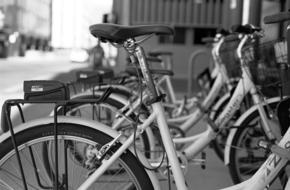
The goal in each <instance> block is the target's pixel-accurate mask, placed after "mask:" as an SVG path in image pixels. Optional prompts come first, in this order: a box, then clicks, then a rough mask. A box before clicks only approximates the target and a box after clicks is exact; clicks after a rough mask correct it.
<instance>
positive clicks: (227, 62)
mask: <svg viewBox="0 0 290 190" xmlns="http://www.w3.org/2000/svg"><path fill="white" fill-rule="evenodd" d="M239 42H240V41H239V40H235V41H231V42H225V43H223V45H222V46H221V48H220V58H221V63H222V64H223V65H224V66H225V68H226V70H227V74H228V76H229V77H230V78H238V77H241V75H242V71H241V64H240V60H239V58H238V57H237V52H236V51H237V48H238V45H239Z"/></svg>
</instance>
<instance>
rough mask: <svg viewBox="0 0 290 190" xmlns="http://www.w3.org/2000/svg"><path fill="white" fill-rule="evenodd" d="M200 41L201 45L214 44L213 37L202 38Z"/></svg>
mask: <svg viewBox="0 0 290 190" xmlns="http://www.w3.org/2000/svg"><path fill="white" fill-rule="evenodd" d="M201 41H202V42H203V43H208V44H212V43H215V42H216V40H215V38H214V37H205V38H202V39H201Z"/></svg>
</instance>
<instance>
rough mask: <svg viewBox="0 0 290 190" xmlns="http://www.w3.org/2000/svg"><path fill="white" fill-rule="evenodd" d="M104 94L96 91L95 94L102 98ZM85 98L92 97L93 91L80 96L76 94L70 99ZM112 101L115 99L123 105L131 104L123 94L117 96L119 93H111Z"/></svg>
mask: <svg viewBox="0 0 290 190" xmlns="http://www.w3.org/2000/svg"><path fill="white" fill-rule="evenodd" d="M103 93H104V92H103V91H95V92H94V94H95V95H98V96H101V95H102V94H103ZM84 96H92V91H85V92H82V93H78V94H75V95H73V96H71V97H70V99H77V98H80V97H84ZM109 97H110V98H111V99H115V100H118V101H119V102H121V103H123V104H124V105H127V104H128V103H129V101H128V99H127V98H126V97H125V96H123V95H122V94H117V93H114V91H113V93H111V94H110V96H109Z"/></svg>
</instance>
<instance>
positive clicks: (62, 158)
mask: <svg viewBox="0 0 290 190" xmlns="http://www.w3.org/2000/svg"><path fill="white" fill-rule="evenodd" d="M16 139H17V144H18V150H19V154H20V158H21V162H22V165H23V169H24V175H25V178H26V184H27V187H28V189H53V186H54V184H58V186H59V189H66V187H68V188H67V189H77V188H78V187H79V186H80V185H81V184H82V183H83V182H84V181H85V180H86V179H87V177H88V176H90V175H91V173H92V172H94V171H95V170H97V169H98V167H99V166H100V165H101V164H102V163H103V162H100V161H99V160H98V159H96V158H95V157H94V156H93V155H94V154H92V152H95V151H98V150H99V149H100V147H102V146H103V145H104V144H106V143H108V142H109V141H111V140H112V138H111V137H110V136H109V135H107V134H105V133H103V132H101V131H99V130H97V129H92V128H90V127H85V126H82V125H77V124H66V123H59V124H58V166H59V167H58V173H59V175H58V179H57V180H54V178H52V177H51V174H50V173H49V172H47V170H46V169H45V166H44V163H45V161H44V159H46V157H43V154H42V148H43V145H44V144H49V145H52V147H54V145H55V142H54V132H53V124H46V125H39V126H35V127H33V128H29V129H26V130H23V131H21V132H18V133H17V134H16ZM118 146H120V144H119V143H118V144H117V145H116V146H114V147H113V148H112V149H111V150H110V151H109V153H108V154H107V155H106V156H105V159H107V158H109V157H110V156H111V155H112V154H113V153H114V152H115V151H116V149H117V148H118ZM71 147H74V149H72V148H71ZM54 155H55V154H53V155H52V156H51V157H50V158H49V159H51V160H52V161H53V162H55V159H54V158H55V157H54ZM103 161H104V160H103ZM0 167H1V170H0V179H1V180H0V186H1V189H3V190H5V189H7V190H8V189H25V188H24V185H23V183H22V178H21V175H20V171H19V167H18V162H17V159H16V154H15V151H14V149H13V145H12V141H11V138H7V139H6V140H4V141H3V142H1V152H0ZM110 167H111V168H114V171H115V170H116V169H118V170H119V171H120V172H114V173H110V172H104V174H103V175H102V176H101V177H100V178H98V179H97V180H96V181H95V182H94V183H93V185H92V187H91V188H90V189H105V190H109V189H125V188H128V189H140V190H141V189H153V187H152V183H151V181H150V179H149V177H148V175H147V173H146V172H145V170H144V168H143V167H142V166H141V165H140V164H139V162H138V161H137V160H136V158H135V157H134V155H133V154H132V153H131V152H130V151H126V152H124V153H123V154H122V155H121V156H120V157H119V158H118V159H117V160H116V162H115V163H114V164H112V165H111V166H110ZM111 168H108V170H109V171H111V170H112V169H111ZM54 181H55V182H54Z"/></svg>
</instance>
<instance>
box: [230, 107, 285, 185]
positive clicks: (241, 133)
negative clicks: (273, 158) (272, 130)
mask: <svg viewBox="0 0 290 190" xmlns="http://www.w3.org/2000/svg"><path fill="white" fill-rule="evenodd" d="M260 140H267V137H266V135H265V133H264V131H263V129H262V123H261V118H260V115H259V114H258V112H254V113H252V114H251V115H250V116H249V117H248V118H247V119H246V120H245V121H244V122H243V123H242V124H241V126H239V128H238V129H237V131H236V133H235V135H234V137H233V141H232V143H231V145H230V146H231V150H230V155H229V165H228V166H229V171H230V175H231V178H232V180H233V182H234V183H235V184H237V183H240V182H242V181H245V180H247V179H249V178H250V177H251V176H252V175H254V174H255V172H256V171H257V170H258V169H259V168H260V166H261V165H262V164H263V163H264V161H265V160H266V159H267V157H268V155H269V154H270V152H269V151H266V150H264V149H261V148H259V147H258V142H259V141H260ZM284 175H285V173H284V172H283V171H282V172H281V173H280V175H279V177H280V180H275V181H273V183H272V184H271V187H270V188H269V189H277V188H278V189H283V186H284V185H285V184H284V182H283V180H281V179H282V178H283V177H284Z"/></svg>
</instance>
